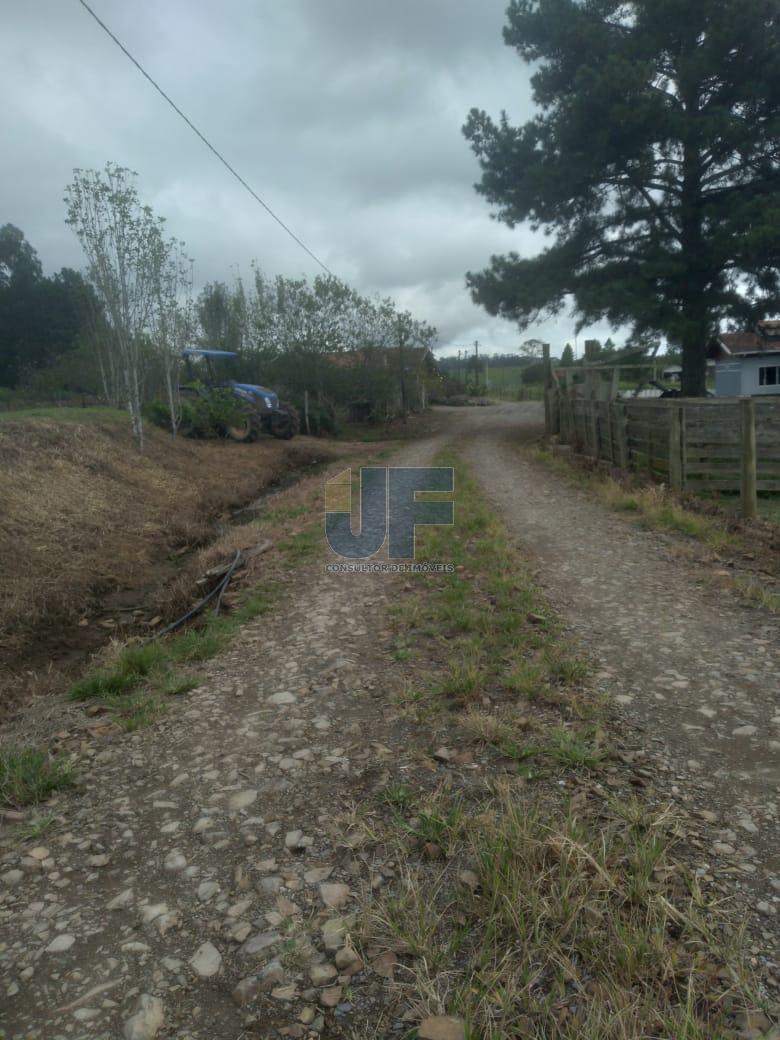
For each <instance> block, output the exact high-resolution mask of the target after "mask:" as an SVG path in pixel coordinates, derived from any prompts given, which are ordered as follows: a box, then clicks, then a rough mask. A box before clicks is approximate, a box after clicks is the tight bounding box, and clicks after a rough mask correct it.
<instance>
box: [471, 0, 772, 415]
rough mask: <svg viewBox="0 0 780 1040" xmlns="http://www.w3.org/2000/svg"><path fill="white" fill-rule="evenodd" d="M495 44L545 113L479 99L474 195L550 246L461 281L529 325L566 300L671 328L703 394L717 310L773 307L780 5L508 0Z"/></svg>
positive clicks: (740, 312) (596, 312) (645, 325)
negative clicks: (523, 72) (524, 74)
mask: <svg viewBox="0 0 780 1040" xmlns="http://www.w3.org/2000/svg"><path fill="white" fill-rule="evenodd" d="M507 15H508V26H507V27H506V28H505V30H504V38H505V41H506V43H507V44H508V45H510V46H512V47H514V48H516V49H517V51H518V52H519V54H520V56H521V57H522V58H523V59H524V60H525V61H526V62H528V63H529V64H532V65H533V67H534V73H533V77H532V85H533V91H534V98H535V101H536V103H537V105H538V107H539V112H538V114H537V115H536V117H535V118H534V119H532V120H531V121H530V122H528V123H526V124H525V125H524V126H521V127H515V126H512V125H511V124H510V122H509V119H508V117H507V116H506V114H504V115H502V117H501V119H500V121H499V122H498V123H496V122H494V121H493V120H492V119H491V118H490V117H489V116H488V115H487V114H486V113H484V112H480V111H477V110H473V111H472V112H471V114H470V116H469V118H468V121H467V123H466V126H465V128H464V132H465V134H466V137H467V138H468V139H469V141H470V142H471V146H472V148H473V150H474V151H475V153H476V155H477V156H478V158H479V160H480V163H481V166H482V171H483V172H482V179H481V182H480V184H479V185H478V186H477V190H478V191H479V192H480V193H481V194H482V195H484V196H485V197H486V198H487V199H488V200H489V201H490V202H491V203H492V204H494V205H495V206H497V208H498V216H499V217H500V218H501V219H502V220H503V221H505V222H506V223H507V224H509V225H510V226H515V225H517V224H520V223H523V222H527V223H528V224H530V226H531V227H532V228H533V229H536V230H538V229H543V230H544V231H545V232H546V233H547V234H549V235H551V236H553V239H554V240H553V242H552V243H551V244H550V245H549V246H548V247H547V248H545V249H544V250H543V251H542V252H541V253H540V254H539V255H538V256H536V257H534V258H532V259H521V258H520V257H519V256H518V255H517V254H516V253H512V254H510V255H508V256H501V257H494V258H493V260H492V262H491V266H490V267H489V269H488V270H486V271H483V272H482V273H478V274H470V275H469V276H468V281H469V284H470V286H471V289H472V293H473V295H474V298H475V300H477V301H478V302H480V303H482V304H483V305H484V306H485V307H486V308H487V309H488V310H489V311H490V312H491V313H493V314H501V315H504V316H506V317H508V318H510V319H513V320H515V321H518V322H519V323H520V325H521V326H522V327H527V326H528V325H529V324H530V323H531V322H532V321H534V320H536V318H537V316H538V314H539V313H540V312H543V313H544V312H547V313H557V312H559V311H560V310H561V309H562V308H564V307H565V306H567V305H569V304H571V305H573V307H574V309H575V312H576V313H577V315H578V317H579V319H580V327H584V326H585V325H587V324H591V323H593V322H595V321H597V320H603V319H606V320H607V321H609V322H610V323H611V324H612V325H613V326H615V327H617V326H620V325H622V324H626V323H628V324H632V325H633V326H634V328H635V331H637V332H654V333H659V334H663V335H666V336H667V337H668V338H669V340H670V341H671V342H672V343H673V344H679V346H680V347H681V348H682V355H683V381H682V389H683V393H685V394H687V395H694V396H700V395H702V394H704V392H705V355H706V348H707V344H708V341H709V338H710V336H711V334H712V333H713V332H714V331H715V330H716V328H717V327H718V326H719V324H720V322H721V321H723V320H724V319H731V320H734V321H738V322H746V321H752V320H755V319H756V318H758V317H762V316H766V315H767V314H771V313H776V312H777V311H778V309H780V278H779V277H778V267H779V266H780V236H779V235H778V234H777V228H778V226H780V165H779V159H780V149H779V148H778V139H779V138H780V5H778V3H777V0H696V2H695V3H692V2H691V0H512V2H511V3H510V6H509V8H508V12H507Z"/></svg>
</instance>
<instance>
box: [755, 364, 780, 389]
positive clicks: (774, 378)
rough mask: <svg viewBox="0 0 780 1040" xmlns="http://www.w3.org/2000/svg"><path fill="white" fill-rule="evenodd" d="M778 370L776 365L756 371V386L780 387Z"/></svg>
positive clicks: (779, 369) (779, 371) (779, 370)
mask: <svg viewBox="0 0 780 1040" xmlns="http://www.w3.org/2000/svg"><path fill="white" fill-rule="evenodd" d="M779 373H780V368H778V367H777V365H773V366H771V367H763V368H759V370H758V385H759V386H778V385H780V379H778V374H779Z"/></svg>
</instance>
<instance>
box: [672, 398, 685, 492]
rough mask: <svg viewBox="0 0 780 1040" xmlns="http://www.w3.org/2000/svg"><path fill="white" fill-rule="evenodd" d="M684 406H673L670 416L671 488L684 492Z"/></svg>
mask: <svg viewBox="0 0 780 1040" xmlns="http://www.w3.org/2000/svg"><path fill="white" fill-rule="evenodd" d="M682 478H683V475H682V405H678V404H673V405H672V406H671V411H670V415H669V487H670V488H671V489H672V491H682Z"/></svg>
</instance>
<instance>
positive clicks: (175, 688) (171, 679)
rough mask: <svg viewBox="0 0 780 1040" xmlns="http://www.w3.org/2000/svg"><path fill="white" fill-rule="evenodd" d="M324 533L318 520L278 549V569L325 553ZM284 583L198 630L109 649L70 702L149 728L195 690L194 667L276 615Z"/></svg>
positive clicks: (267, 519)
mask: <svg viewBox="0 0 780 1040" xmlns="http://www.w3.org/2000/svg"><path fill="white" fill-rule="evenodd" d="M290 510H291V507H285V506H283V507H280V518H282V517H289V515H290ZM276 519H277V518H276V511H274V510H269V511H268V512H267V513H266V515H265V516H264V518H263V521H262V523H258V524H257V525H253V526H257V527H258V528H260V530H261V532H262V531H263V530H266V529H268V527H269V525H273V524H274V523H276ZM321 538H322V528H321V524H320V522H319V519H317V520H312V521H310V522H309V523H308V524H306V526H305V527H303V528H302V529H301V530H299V531H296V532H294V533H293V534H291V535H289V536H288V537H287V538H286V539H285V540H284V541H282V542H281V543H279V545H278V554H277V555H278V563H279V565H280V566H281V567H282V568H284V569H287V570H289V568H290V567H295V566H299V565H302V564H305V563H308V562H309V561H310V560H311V559H313V558H314V556H316V554H317V553H318V551H319V549H320V542H321ZM283 585H284V577H283V576H280V575H277V576H275V577H272V578H270V579H269V580H268V581H266V582H265V583H264V585H263V588H262V589H260V590H258V589H257V588H253V589H252V590H251V591H249V592H248V593H246V594H244V595H243V596H241V598H240V601H239V603H238V604H237V606H236V607H235V609H234V610H233V611H232V612H231V613H229V614H222V615H219V616H215V615H214V614H213V613H208V612H206V613H204V615H202V617H201V618H200V620H199V621H198V623H197V626H196V627H193V628H190V629H189V630H187V631H184V632H181V633H179V634H175V633H174V634H171V635H170V636H167V637H163V638H162V639H159V640H155V641H149V642H131V643H127V644H125V645H123V646H114V647H112V648H109V650H108V651H107V653H106V654H105V655H104V659H103V661H102V662H101V663H100V664H98V665H97V667H95V668H94V669H93V670H92V671H91V672H88V673H87V675H85V676H84V677H83V678H82V679H80V680H79V681H78V682H76V683H74V685H73V686H72V687H71V689H70V691H69V696H70V698H71V700H76V701H85V700H91V701H94V700H98V701H100V702H101V703H103V704H104V705H106V706H107V707H108V708H109V709H110V710H111V711H112V712H113V713H114V714H115V715H116V717H117V719H118V721H120V723H121V724H122V725H123V726H124V728H125V729H127V730H135V729H139V728H141V727H143V726H145V725H148V724H149V723H151V722H152V721H154V719H155V718H156V717H158V716H159V715H160V714H162V713H163V712H164V711H165V710H166V708H167V706H168V704H169V703H170V701H171V698H174V697H177V696H181V695H183V694H186V693H188V692H189V691H190V690H192V689H194V688H195V687H196V686H197V684H198V680H197V678H196V677H195V676H194V675H193V674H191V673H190V672H189V670H188V669H189V667H190V666H192V665H196V664H198V663H200V662H202V661H206V660H208V659H209V658H212V657H215V656H216V655H217V654H219V653H221V652H222V651H223V650H225V649H226V647H227V646H228V645H229V644H230V642H231V640H232V639H233V638H234V637H235V635H236V634H237V633H238V631H239V630H240V629H241V627H242V626H243V625H245V624H247V623H248V622H250V621H252V620H254V619H255V618H257V617H259V616H260V615H262V614H266V613H269V612H270V611H272V610H273V609H274V605H275V603H277V602H278V598H279V596H280V595H281V594H282V588H283Z"/></svg>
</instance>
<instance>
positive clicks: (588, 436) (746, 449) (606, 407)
mask: <svg viewBox="0 0 780 1040" xmlns="http://www.w3.org/2000/svg"><path fill="white" fill-rule="evenodd" d="M548 429H549V431H550V432H552V433H558V434H559V435H560V438H561V440H562V441H563V442H564V443H566V444H570V445H572V447H573V448H574V449H575V450H576V451H579V452H582V453H583V454H585V455H589V456H590V457H591V458H594V459H601V460H603V461H605V462H609V463H611V464H612V465H614V466H617V467H619V468H620V469H624V470H632V471H634V472H637V473H646V474H647V475H648V476H649V477H650V478H652V479H653V480H660V481H663V482H664V483H666V484H668V485H669V487H671V488H672V489H674V490H677V491H683V490H687V491H693V492H697V491H739V492H740V493H741V496H742V507H743V513H744V514H745V515H746V516H755V514H756V508H757V507H756V494H757V492H758V491H780V397H771V398H770V397H766V398H706V399H705V398H670V399H665V400H646V399H637V400H630V399H629V400H618V401H597V400H593V399H590V398H587V397H582V396H576V395H574V394H572V393H571V392H567V391H564V390H556V389H554V388H551V390H550V398H549V402H548Z"/></svg>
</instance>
